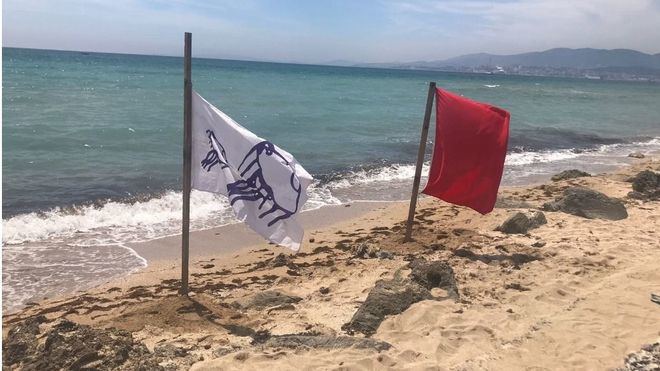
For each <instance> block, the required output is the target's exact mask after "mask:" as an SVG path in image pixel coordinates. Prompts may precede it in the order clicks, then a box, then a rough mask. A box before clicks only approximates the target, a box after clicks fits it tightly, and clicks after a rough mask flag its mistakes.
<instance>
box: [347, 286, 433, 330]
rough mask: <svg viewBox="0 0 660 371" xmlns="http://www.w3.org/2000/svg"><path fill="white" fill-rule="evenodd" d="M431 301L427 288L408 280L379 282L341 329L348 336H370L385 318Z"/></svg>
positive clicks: (431, 297)
mask: <svg viewBox="0 0 660 371" xmlns="http://www.w3.org/2000/svg"><path fill="white" fill-rule="evenodd" d="M431 299H433V296H432V295H431V292H430V291H429V290H428V289H427V288H425V287H424V286H422V285H420V284H418V283H416V282H413V281H411V280H410V279H403V278H400V277H395V278H394V279H392V280H379V281H377V282H376V285H375V286H374V288H373V289H371V291H370V292H369V295H367V299H366V300H365V301H364V303H362V305H361V306H360V308H358V310H357V311H356V312H355V314H354V315H353V318H351V320H350V321H349V322H348V323H345V324H344V325H343V326H342V327H341V328H342V330H344V331H346V332H347V333H348V334H353V333H354V332H361V333H363V334H365V335H367V336H370V335H373V334H374V333H375V332H376V330H378V326H380V324H381V322H383V320H384V319H385V316H390V315H395V314H400V313H403V311H405V310H406V309H408V308H409V307H410V306H411V305H413V304H414V303H417V302H419V301H422V300H431Z"/></svg>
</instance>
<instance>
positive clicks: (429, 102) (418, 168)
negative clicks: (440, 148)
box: [403, 82, 435, 242]
mask: <svg viewBox="0 0 660 371" xmlns="http://www.w3.org/2000/svg"><path fill="white" fill-rule="evenodd" d="M434 98H435V82H431V83H429V94H428V96H427V98H426V111H425V112H424V123H423V124H422V137H421V138H420V139H419V150H418V151H417V164H416V165H415V179H414V180H413V189H412V195H411V196H410V208H409V209H408V222H407V223H406V236H405V238H404V239H403V242H410V241H412V226H413V220H414V218H415V207H416V206H417V195H418V193H419V182H420V180H421V178H422V165H423V164H424V154H425V152H426V140H427V138H428V136H429V122H430V121H431V109H432V108H433V99H434Z"/></svg>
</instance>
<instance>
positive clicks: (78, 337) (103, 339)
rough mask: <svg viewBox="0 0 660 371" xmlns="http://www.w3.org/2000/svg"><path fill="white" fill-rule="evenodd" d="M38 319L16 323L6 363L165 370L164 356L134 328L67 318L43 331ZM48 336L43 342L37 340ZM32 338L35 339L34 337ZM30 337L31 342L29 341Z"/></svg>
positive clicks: (25, 366) (55, 367) (54, 367)
mask: <svg viewBox="0 0 660 371" xmlns="http://www.w3.org/2000/svg"><path fill="white" fill-rule="evenodd" d="M35 324H38V319H37V320H28V321H25V322H23V323H21V324H18V325H16V326H15V327H14V328H12V330H10V333H9V335H8V337H7V339H6V340H5V341H4V342H3V350H4V352H6V353H5V357H4V360H3V362H4V366H5V367H8V366H13V368H21V369H24V370H64V369H67V370H80V369H86V370H91V369H94V370H163V369H164V368H163V367H162V366H160V365H159V363H161V362H162V361H163V360H162V359H160V358H159V357H157V356H155V355H154V354H152V353H151V352H149V350H148V349H147V347H146V346H145V345H144V344H143V343H142V342H139V341H137V340H135V339H133V336H132V335H131V333H130V332H128V331H124V330H118V329H115V328H110V329H97V328H93V327H90V326H87V325H79V324H77V323H74V322H71V321H67V320H63V321H61V322H59V323H57V324H56V325H55V326H53V328H52V329H50V330H49V331H46V332H45V333H43V334H40V333H39V327H38V326H35ZM37 336H39V338H45V341H44V342H43V343H41V342H38V341H37ZM30 339H31V340H30ZM26 341H30V343H26Z"/></svg>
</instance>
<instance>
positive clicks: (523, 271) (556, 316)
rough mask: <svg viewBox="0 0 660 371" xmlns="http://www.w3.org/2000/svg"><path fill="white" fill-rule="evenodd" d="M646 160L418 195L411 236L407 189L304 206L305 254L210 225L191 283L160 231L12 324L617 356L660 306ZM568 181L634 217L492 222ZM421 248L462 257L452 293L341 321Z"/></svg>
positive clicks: (472, 364)
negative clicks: (452, 195)
mask: <svg viewBox="0 0 660 371" xmlns="http://www.w3.org/2000/svg"><path fill="white" fill-rule="evenodd" d="M642 169H652V170H653V171H656V172H658V171H660V160H659V159H658V158H657V157H653V158H646V159H644V160H639V161H636V163H635V164H634V165H633V166H630V167H626V168H622V169H620V170H619V171H617V172H614V173H608V174H598V175H593V176H591V177H584V178H575V179H568V180H561V181H556V182H548V183H544V184H541V185H534V186H525V187H504V188H502V189H501V193H500V199H499V202H498V206H497V207H496V209H495V210H494V211H493V212H492V213H491V214H488V215H485V216H481V215H479V214H478V213H476V212H473V211H471V210H469V209H465V208H462V207H457V206H453V205H450V204H446V203H444V202H441V201H438V200H435V199H432V198H424V199H421V200H420V202H419V206H418V209H417V210H418V211H417V214H416V224H415V230H414V235H413V236H414V238H415V241H413V242H411V243H407V244H403V243H402V242H401V240H402V237H403V236H402V233H403V225H404V223H405V222H404V221H405V218H406V215H407V211H408V210H407V206H408V205H407V203H405V202H404V203H402V202H398V203H387V204H384V203H377V204H376V205H374V204H365V205H361V204H352V205H351V206H350V207H345V206H336V207H333V208H329V209H327V210H323V208H321V209H318V210H315V211H319V210H320V211H319V212H316V213H311V212H310V215H308V216H305V217H304V220H302V219H301V221H302V222H303V224H304V225H305V227H306V228H307V229H308V230H307V234H306V237H305V241H306V244H305V246H303V249H302V250H301V252H300V253H298V254H292V253H291V252H290V251H288V250H287V249H285V248H279V247H275V246H270V245H268V243H266V242H260V243H256V244H253V243H252V242H253V241H252V240H251V239H250V238H249V236H248V234H249V233H248V232H247V229H245V230H241V228H239V227H236V226H224V227H219V228H217V229H211V230H209V231H206V232H205V233H202V234H198V235H197V236H196V237H195V241H197V242H196V244H197V246H201V247H200V248H199V249H197V250H196V253H195V255H191V267H190V268H191V269H190V273H191V281H190V285H191V291H192V293H191V295H190V297H188V298H184V297H181V296H179V295H178V294H177V289H178V278H179V275H180V265H179V261H178V258H179V256H178V254H176V253H177V252H178V249H177V247H178V242H179V239H178V238H177V237H170V238H169V240H168V239H167V238H166V239H163V240H159V241H155V242H154V241H151V242H149V243H146V244H145V245H143V246H137V248H138V250H142V251H144V253H145V254H149V253H152V254H155V249H156V248H158V246H161V247H162V246H166V247H165V250H164V251H161V252H163V253H164V254H165V255H167V256H169V258H161V259H158V258H157V255H156V254H155V255H154V256H153V257H151V261H150V262H149V266H148V267H146V268H145V269H142V270H140V271H138V272H135V273H133V274H131V275H130V276H126V277H121V278H119V279H115V280H112V281H110V282H107V283H105V284H103V285H101V286H98V287H95V288H93V289H90V290H85V292H83V293H78V294H75V295H69V296H65V297H58V298H53V299H49V300H47V301H44V302H40V303H39V304H37V305H32V306H29V307H28V308H25V309H23V310H21V311H18V312H16V313H12V314H5V315H3V323H4V336H5V340H7V339H8V338H7V336H9V334H8V331H9V328H10V327H13V326H16V325H18V326H21V324H22V323H25V322H24V321H26V320H27V321H29V320H30V318H32V319H34V318H42V319H41V320H40V321H42V322H41V324H40V325H39V326H38V328H39V330H38V331H40V333H41V334H42V335H40V336H46V335H45V334H46V333H52V331H60V330H59V328H60V327H58V326H64V325H60V324H61V323H63V322H61V321H62V320H63V319H66V320H68V321H72V322H74V323H76V324H77V325H75V326H83V327H84V326H91V327H89V328H87V327H84V328H83V327H75V326H74V327H73V330H67V331H74V332H73V333H74V334H78V333H79V332H76V331H83V332H80V334H82V333H85V334H87V335H89V334H94V336H105V335H103V334H104V332H103V331H109V330H106V329H108V328H118V329H120V330H123V331H126V334H130V336H131V337H132V338H131V339H133V340H131V341H130V343H131V344H135V343H136V342H137V343H139V344H144V346H145V347H146V348H145V349H147V353H143V354H142V355H141V356H139V357H137V356H135V357H133V358H130V360H131V362H132V361H134V360H145V362H146V360H147V359H148V360H152V359H157V360H158V362H160V363H159V364H170V365H173V367H175V368H180V369H193V370H204V369H214V368H227V367H230V368H237V369H255V368H259V367H271V368H273V369H290V368H303V369H313V368H325V369H327V368H337V367H339V368H346V369H357V368H364V367H368V368H383V369H388V368H389V369H420V368H429V367H444V368H448V369H449V368H460V369H520V368H521V365H526V366H532V365H534V366H536V367H538V368H539V369H558V368H559V369H606V368H612V367H617V366H618V365H620V364H622V362H623V359H624V357H625V355H626V354H628V352H631V351H635V350H637V349H639V348H640V347H641V346H642V344H644V343H647V342H652V341H654V340H655V338H657V337H658V336H659V335H660V328H658V327H657V324H658V323H660V311H659V310H658V309H659V308H658V306H657V304H655V303H653V302H651V301H650V300H649V294H650V293H660V273H659V272H660V243H659V241H658V236H657V233H658V232H657V231H658V230H660V203H659V201H639V200H636V199H632V198H629V197H628V196H627V194H628V192H629V191H630V190H631V185H630V183H628V182H627V181H626V179H627V178H629V177H630V176H631V175H633V174H636V173H637V172H639V171H641V170H642ZM573 186H578V187H587V188H590V189H594V190H596V191H600V192H603V193H605V194H606V195H608V196H610V197H615V198H619V199H623V200H624V204H625V207H626V209H627V213H628V217H627V218H625V219H623V220H618V221H611V220H600V219H584V218H581V217H577V216H574V215H569V214H566V213H562V212H549V211H545V212H544V213H545V217H546V218H547V224H545V225H541V226H540V227H538V228H536V229H533V230H530V231H529V232H528V233H526V234H504V233H501V232H497V231H494V228H495V227H496V226H498V225H500V224H501V223H502V222H503V221H504V220H505V219H506V218H507V217H509V216H511V215H513V214H514V213H515V212H518V211H522V212H529V211H533V210H538V209H539V207H540V206H541V205H542V204H543V203H545V202H548V201H552V200H554V199H556V198H557V197H559V196H560V195H561V194H562V192H563V190H564V189H566V188H567V187H573ZM215 233H222V234H223V235H222V237H219V238H222V239H228V238H229V235H230V234H235V235H237V236H244V238H236V241H235V244H234V245H231V246H233V247H236V250H231V252H224V253H222V252H220V251H217V250H216V249H215V246H216V245H217V244H219V243H221V242H220V241H224V240H217V239H216V235H215ZM245 236H247V237H245ZM310 240H312V242H310ZM191 246H192V245H191ZM365 249H366V250H365ZM150 250H151V251H150ZM191 252H192V249H191ZM165 255H161V256H165ZM420 258H421V259H425V261H429V262H443V264H445V263H446V264H448V265H449V266H450V267H451V268H452V269H451V272H452V273H451V274H452V275H453V276H455V285H456V286H455V288H454V289H455V290H456V293H457V295H458V298H457V299H456V298H454V299H452V295H451V290H454V289H451V288H450V287H440V288H433V289H431V290H430V291H429V292H430V295H431V297H429V298H427V299H426V300H422V301H419V302H416V303H413V304H411V305H409V307H408V308H407V309H404V310H403V311H402V312H401V313H399V314H393V315H388V316H386V318H384V320H383V321H382V323H380V326H378V327H377V329H376V330H375V332H374V333H373V334H372V335H370V336H368V337H362V336H361V335H359V331H358V333H356V334H353V333H352V332H351V331H349V330H347V329H348V328H350V327H346V326H347V324H348V323H350V322H351V321H353V320H354V318H355V316H356V315H357V313H358V312H359V309H360V308H362V306H363V305H365V303H366V302H368V301H369V300H370V299H369V296H370V295H371V292H373V291H374V290H375V289H376V288H377V287H378V285H379V283H378V282H399V281H397V280H400V279H402V278H401V277H407V276H409V275H410V274H411V273H410V272H411V269H413V270H414V269H415V268H411V265H410V262H412V261H414V260H416V259H420ZM397 277H399V278H397ZM409 279H410V278H408V279H407V280H409ZM401 282H404V283H405V282H408V281H406V279H404V281H401ZM381 284H382V283H381ZM407 284H410V283H407ZM394 292H396V290H394ZM267 293H277V295H275V296H272V295H271V296H268V295H266V294H267ZM258 298H259V300H266V304H263V305H264V306H261V304H259V303H260V302H259V301H258V300H257V299H258ZM391 300H392V302H397V301H396V300H400V299H391ZM622 314H625V315H622ZM40 315H43V316H44V317H39V316H40ZM64 323H65V324H66V323H67V322H64ZM66 326H69V327H68V328H71V327H70V326H73V325H66ZM49 331H50V332H49ZM87 335H86V336H87ZM89 336H91V335H89ZM122 336H123V335H122ZM126 336H129V335H126ZM292 337H293V338H292ZM69 338H71V337H69ZM74 338H75V337H73V338H71V339H74ZM294 338H295V339H296V340H295V341H296V342H294V343H291V342H290V341H292V340H291V339H294ZM374 341H375V342H376V343H374ZM298 342H303V343H298ZM327 342H330V343H331V344H334V345H332V346H331V347H330V348H328V347H327V344H328V343H327ZM324 344H326V345H324ZM341 344H348V345H341ZM379 344H380V345H379ZM383 344H387V347H389V350H385V349H384V348H381V347H383V346H385V345H383ZM373 347H376V348H378V349H375V348H373ZM165 349H170V350H171V351H173V349H178V350H177V351H176V352H175V353H176V354H178V355H175V353H171V351H166V350H165ZM168 352H170V353H168ZM177 352H178V353H177ZM144 357H146V358H144Z"/></svg>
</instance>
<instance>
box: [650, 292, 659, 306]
mask: <svg viewBox="0 0 660 371" xmlns="http://www.w3.org/2000/svg"><path fill="white" fill-rule="evenodd" d="M651 301H652V302H654V303H656V304H660V295H657V294H651Z"/></svg>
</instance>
